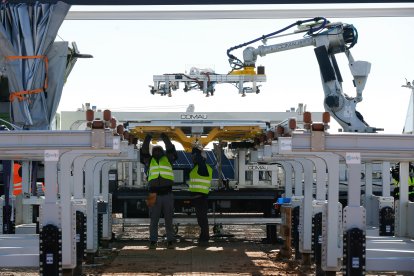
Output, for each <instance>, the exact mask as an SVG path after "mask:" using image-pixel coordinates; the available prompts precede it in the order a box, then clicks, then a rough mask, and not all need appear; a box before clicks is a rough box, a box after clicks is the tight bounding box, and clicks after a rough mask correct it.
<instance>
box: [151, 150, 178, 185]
mask: <svg viewBox="0 0 414 276" xmlns="http://www.w3.org/2000/svg"><path fill="white" fill-rule="evenodd" d="M158 177H162V178H164V179H168V180H171V181H174V173H173V169H172V166H171V163H170V161H168V158H167V157H166V156H163V157H161V158H160V160H159V162H157V160H155V158H151V162H150V166H149V170H148V181H151V180H153V179H157V178H158Z"/></svg>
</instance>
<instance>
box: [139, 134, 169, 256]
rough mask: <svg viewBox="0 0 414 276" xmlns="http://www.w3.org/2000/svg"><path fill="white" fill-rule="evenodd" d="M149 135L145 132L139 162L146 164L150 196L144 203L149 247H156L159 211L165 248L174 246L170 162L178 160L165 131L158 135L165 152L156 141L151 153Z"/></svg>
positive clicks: (150, 137)
mask: <svg viewBox="0 0 414 276" xmlns="http://www.w3.org/2000/svg"><path fill="white" fill-rule="evenodd" d="M151 139H152V136H151V135H147V136H146V137H145V140H144V143H143V144H142V147H141V150H140V157H141V162H142V163H144V164H145V166H146V169H147V170H146V171H147V176H148V187H149V196H148V198H147V205H148V208H149V216H150V246H149V248H150V249H155V248H156V247H157V241H158V221H159V219H160V216H161V212H162V213H163V214H164V220H165V230H166V232H167V248H168V249H173V248H174V245H173V241H174V230H173V215H174V197H173V194H172V186H173V184H174V174H173V169H172V164H173V163H174V161H175V160H177V151H176V150H175V146H174V145H173V144H172V143H171V141H170V139H169V138H168V137H167V135H165V134H164V133H162V134H161V139H162V140H163V141H164V144H165V148H166V152H164V150H163V148H162V147H161V146H159V145H157V146H154V147H153V148H152V153H151V154H150V150H149V146H150V142H151Z"/></svg>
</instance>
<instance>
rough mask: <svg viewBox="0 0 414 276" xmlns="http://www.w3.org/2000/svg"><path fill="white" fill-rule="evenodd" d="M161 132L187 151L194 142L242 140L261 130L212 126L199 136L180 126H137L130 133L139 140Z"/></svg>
mask: <svg viewBox="0 0 414 276" xmlns="http://www.w3.org/2000/svg"><path fill="white" fill-rule="evenodd" d="M161 133H165V134H167V135H168V137H170V139H172V140H175V141H177V142H179V143H180V144H181V145H182V146H183V147H184V149H185V151H187V152H189V151H191V149H192V147H193V146H194V145H195V144H196V142H197V143H198V144H201V145H202V146H203V147H205V146H206V145H207V144H208V143H210V142H212V141H215V140H216V141H223V142H234V141H243V140H248V139H252V138H254V137H256V136H258V135H260V134H262V133H263V130H262V129H261V128H260V127H259V126H223V127H214V128H212V129H211V130H210V132H209V133H206V134H202V135H201V136H198V135H197V136H187V135H186V134H185V133H184V132H183V131H182V130H181V128H179V127H171V126H137V127H135V128H134V129H132V130H131V134H132V135H134V136H135V137H137V138H138V139H141V140H142V139H144V138H145V136H146V135H147V134H151V135H152V137H153V139H158V137H159V136H160V134H161ZM154 142H155V141H154Z"/></svg>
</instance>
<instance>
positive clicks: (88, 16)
mask: <svg viewBox="0 0 414 276" xmlns="http://www.w3.org/2000/svg"><path fill="white" fill-rule="evenodd" d="M323 14H328V15H329V18H360V17H412V16H413V14H414V8H411V7H409V8H369V7H366V8H355V9H354V8H326V9H323V8H320V9H303V8H302V9H293V8H292V9H280V8H273V9H262V10H258V9H256V10H254V9H253V10H252V9H250V10H175V11H163V10H160V11H139V10H135V11H97V10H95V11H91V10H90V11H69V13H68V15H67V16H66V20H206V19H290V18H308V17H318V16H321V15H323Z"/></svg>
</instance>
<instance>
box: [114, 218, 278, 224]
mask: <svg viewBox="0 0 414 276" xmlns="http://www.w3.org/2000/svg"><path fill="white" fill-rule="evenodd" d="M112 222H113V223H114V224H122V223H124V224H125V225H128V224H129V225H149V223H150V219H149V218H135V219H134V218H126V219H119V218H116V219H113V221H112ZM160 222H161V223H164V220H163V219H161V220H160ZM208 222H209V224H210V225H213V224H214V223H221V224H224V225H246V224H249V225H253V224H269V223H270V224H273V223H274V224H280V223H281V219H280V218H216V219H214V218H211V217H210V218H209V219H208ZM173 223H179V224H183V225H184V224H191V225H192V224H194V225H196V224H197V219H196V218H174V219H173Z"/></svg>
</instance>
